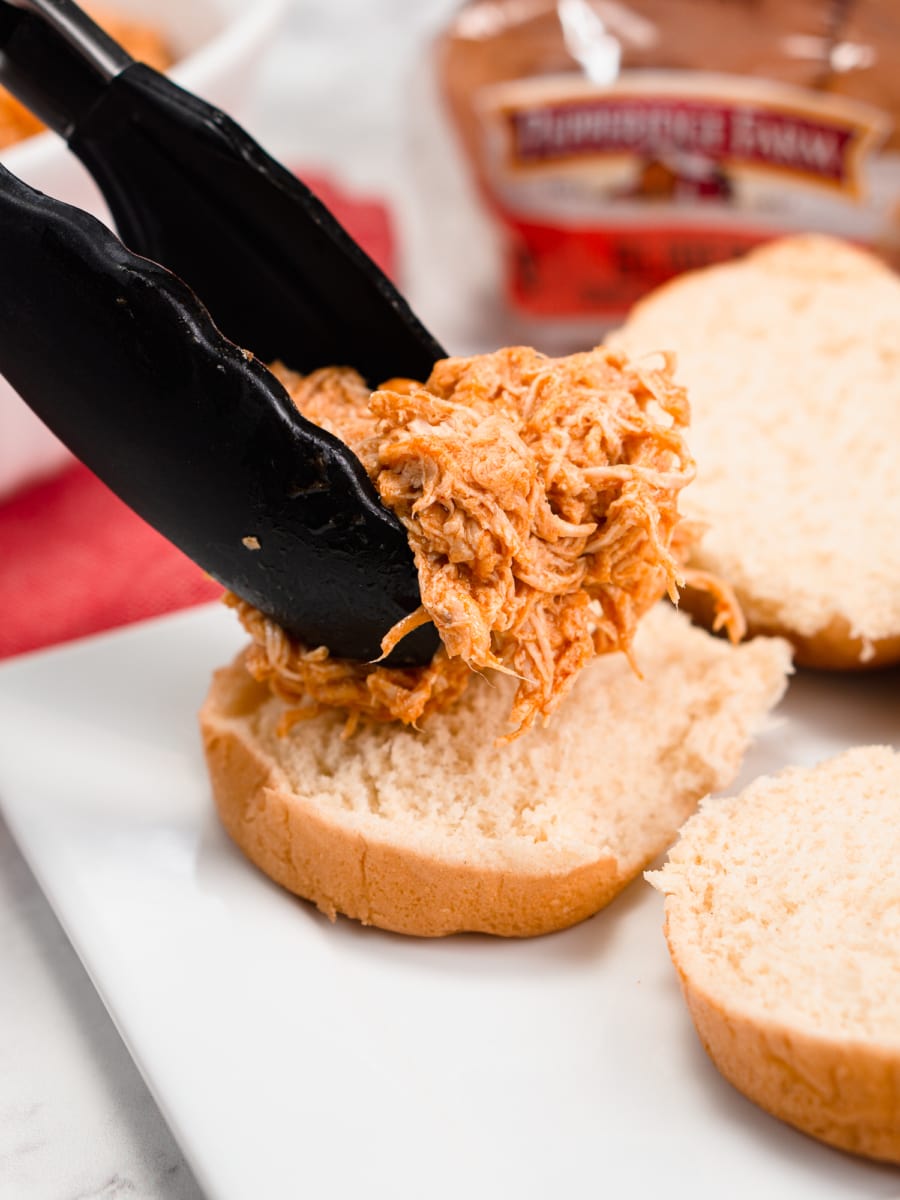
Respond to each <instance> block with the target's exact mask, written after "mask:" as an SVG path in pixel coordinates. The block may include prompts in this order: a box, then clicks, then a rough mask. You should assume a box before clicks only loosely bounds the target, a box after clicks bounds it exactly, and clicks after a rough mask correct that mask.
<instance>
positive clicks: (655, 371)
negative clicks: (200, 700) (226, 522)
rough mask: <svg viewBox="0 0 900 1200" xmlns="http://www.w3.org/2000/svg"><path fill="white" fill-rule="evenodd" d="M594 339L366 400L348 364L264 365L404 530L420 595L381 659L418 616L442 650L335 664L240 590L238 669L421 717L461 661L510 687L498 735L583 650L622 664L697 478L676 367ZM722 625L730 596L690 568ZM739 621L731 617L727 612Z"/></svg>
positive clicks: (455, 679) (561, 688)
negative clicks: (345, 450) (241, 662)
mask: <svg viewBox="0 0 900 1200" xmlns="http://www.w3.org/2000/svg"><path fill="white" fill-rule="evenodd" d="M657 357H658V358H659V359H660V363H661V365H658V366H655V365H651V364H650V363H649V361H647V362H641V363H637V364H635V363H629V362H628V361H627V360H626V359H625V358H624V356H623V355H621V354H619V353H616V352H614V351H610V350H607V349H603V348H599V349H596V350H593V351H590V352H588V353H584V354H575V355H572V356H571V357H569V358H562V359H550V358H547V357H546V356H545V355H543V354H540V353H538V352H537V351H535V350H531V349H527V348H524V347H513V348H511V349H506V350H500V351H497V352H496V353H494V354H486V355H480V356H478V357H475V358H450V359H444V360H443V361H441V362H439V363H438V364H437V365H436V366H435V368H434V371H433V372H432V374H431V376H430V378H429V379H428V381H427V382H426V383H425V384H424V385H423V384H419V383H416V382H414V381H412V380H398V379H392V380H390V381H388V384H386V385H385V386H384V387H382V388H380V389H379V390H377V391H375V392H373V393H371V394H370V393H369V391H368V389H367V388H366V386H365V384H364V383H363V381H362V379H361V378H360V377H359V376H358V375H357V374H356V372H354V371H352V370H349V369H346V368H336V367H333V368H326V369H324V370H319V371H315V372H313V373H312V374H311V375H307V376H301V375H298V374H297V373H295V372H293V371H290V370H288V369H287V368H285V367H284V366H282V365H281V364H279V363H276V364H274V365H273V368H272V369H273V370H274V372H275V374H276V375H277V376H278V378H279V379H280V380H281V381H282V383H283V384H284V385H285V387H286V388H287V390H288V391H289V393H290V394H291V397H292V399H293V400H294V403H295V404H296V405H297V407H298V409H299V410H300V411H301V412H302V413H303V414H304V415H305V416H306V417H308V418H309V419H310V420H312V421H314V422H315V423H316V424H318V425H320V426H322V427H323V428H325V429H327V430H329V431H330V432H332V433H334V434H335V435H336V436H338V437H340V438H341V439H342V440H343V441H345V442H346V443H347V444H348V445H349V446H350V447H351V448H352V449H353V450H354V452H355V453H356V454H357V455H358V456H359V458H360V460H361V461H362V463H363V465H364V466H365V468H366V470H367V472H368V474H369V476H370V478H371V479H372V480H373V482H374V484H375V486H376V488H377V490H378V492H379V495H380V496H381V499H382V501H383V502H384V504H385V505H386V506H387V507H388V508H390V509H391V510H392V511H393V512H394V513H395V514H396V515H397V517H398V518H399V519H400V521H401V522H402V523H403V525H404V527H405V528H406V530H407V534H408V536H409V542H410V546H411V548H412V551H413V555H414V558H415V563H416V567H417V570H418V575H419V586H420V591H421V597H422V608H421V609H420V610H418V611H417V612H416V613H413V614H411V616H409V617H407V618H406V619H405V620H404V621H402V622H400V623H399V624H398V625H397V626H396V627H395V628H394V629H393V630H392V631H391V632H390V633H389V634H388V636H387V637H386V638H385V640H384V643H383V645H382V650H383V652H384V653H385V654H387V653H389V652H390V650H391V649H392V648H393V646H394V645H396V644H397V642H399V641H400V640H401V639H402V638H403V637H404V636H405V635H406V634H407V633H408V632H410V631H411V630H412V629H413V628H415V627H416V626H417V625H419V624H421V623H422V622H424V621H425V620H429V619H430V620H432V621H433V622H434V624H435V626H436V627H437V630H438V632H439V634H440V637H441V641H442V643H443V645H442V647H441V649H440V650H439V651H438V653H437V654H436V655H435V657H434V659H433V660H432V662H431V663H430V664H429V665H428V666H427V667H424V668H418V669H406V670H398V669H396V668H389V667H384V666H380V665H379V664H377V663H350V662H345V661H342V660H339V659H333V658H331V657H330V656H329V655H328V652H327V650H326V649H324V648H323V647H319V648H317V649H310V648H308V647H304V646H302V645H301V644H299V643H298V642H296V641H295V640H293V639H291V638H290V637H289V636H288V635H287V634H286V633H285V632H284V631H283V630H282V629H280V628H279V627H278V626H277V625H275V624H274V623H273V622H271V621H270V620H268V619H267V618H266V617H264V616H263V615H262V614H260V613H259V612H257V611H256V610H254V609H252V608H251V607H250V606H249V605H247V604H245V603H243V602H242V601H240V600H238V599H237V598H235V597H231V598H230V600H229V602H230V603H231V604H232V605H233V606H234V607H235V608H236V609H237V611H238V614H239V616H240V618H241V620H242V621H243V623H244V625H245V626H246V628H247V629H248V631H249V632H250V634H251V636H252V638H253V645H252V647H251V649H250V650H249V652H248V660H247V662H248V667H249V669H250V670H251V672H252V673H253V674H254V675H255V676H256V677H257V678H259V679H263V680H267V681H268V682H269V684H270V686H271V687H272V689H273V691H275V692H276V694H277V695H279V696H281V697H282V698H283V699H285V700H286V701H287V702H288V703H289V704H290V705H295V707H292V708H290V709H289V711H288V713H287V715H286V717H285V725H286V726H289V725H290V724H292V723H293V722H294V721H296V720H300V719H302V718H303V717H305V716H309V715H312V714H314V713H317V712H320V711H322V710H323V709H324V708H340V709H344V710H346V711H347V713H348V714H349V717H348V728H352V727H353V726H355V724H356V721H357V720H358V719H359V718H360V717H363V718H366V719H369V720H374V721H389V720H400V721H403V722H405V723H407V724H416V723H417V722H418V721H420V720H421V719H423V718H425V717H427V716H428V715H429V714H430V713H432V712H435V711H440V710H441V709H445V708H447V707H448V706H449V705H451V704H452V703H454V702H455V701H456V700H457V699H458V698H459V696H460V695H461V694H462V692H463V690H464V689H465V686H466V683H467V681H468V679H469V677H470V674H471V671H482V670H486V669H493V670H498V671H503V672H505V673H508V674H510V675H513V676H514V677H515V678H516V679H517V681H518V683H517V688H516V693H515V697H514V700H513V706H512V710H511V713H510V728H509V732H508V733H507V735H506V737H505V738H504V739H503V740H511V739H512V738H514V737H517V736H519V735H520V734H521V733H523V732H524V731H525V730H526V729H528V728H529V727H530V726H531V725H532V724H533V722H534V721H535V720H536V719H537V718H538V717H540V718H541V719H542V720H544V721H546V720H547V719H548V718H549V716H550V715H551V714H552V713H553V712H554V710H555V709H556V708H557V707H558V705H559V704H560V702H561V701H562V699H563V697H564V696H565V695H566V693H567V692H568V691H569V689H570V688H571V686H572V683H573V682H574V680H575V678H576V676H577V675H578V673H579V671H581V669H582V668H583V667H584V666H585V665H586V664H587V663H588V662H589V661H590V659H591V658H593V657H594V655H596V654H607V653H610V652H611V651H616V650H621V651H623V652H624V653H625V654H626V655H629V657H630V647H631V643H632V639H633V637H634V634H635V631H636V628H637V624H638V622H639V620H640V619H641V617H642V616H643V615H644V613H646V612H647V610H648V609H649V608H651V607H652V606H653V605H654V604H655V603H656V602H657V601H658V600H659V599H660V598H661V597H662V596H663V595H664V594H666V593H668V594H669V596H670V597H671V598H672V599H673V600H674V599H676V598H677V589H678V587H679V586H681V585H682V583H683V582H684V572H683V570H682V567H681V565H680V564H681V563H682V562H683V561H684V559H685V557H686V553H687V550H688V548H689V546H690V544H691V543H692V542H693V540H694V539H695V537H696V527H691V526H689V525H688V523H687V522H683V521H682V520H681V518H680V516H679V513H678V493H679V491H680V490H681V488H682V487H684V486H685V484H687V483H688V482H689V481H690V480H691V478H692V477H693V474H694V463H693V460H692V458H691V455H690V453H689V451H688V449H687V446H686V444H685V441H684V435H683V431H684V429H685V427H686V426H687V423H688V419H689V409H688V403H687V398H686V396H685V393H684V391H683V389H682V388H680V387H679V386H678V385H677V384H676V383H675V382H674V378H673V369H674V364H673V362H672V360H671V358H670V357H668V356H665V355H663V356H657ZM691 582H692V583H694V584H695V585H696V586H701V587H705V588H706V590H708V591H710V593H711V594H712V596H713V600H714V603H715V604H716V607H717V612H718V613H719V621H720V624H724V625H726V626H727V627H728V629H729V632H730V633H731V634H732V635H733V636H736V635H737V634H738V633H739V630H740V617H739V609H738V607H737V604H736V602H735V601H734V597H733V596H732V595H731V594H730V592H729V591H728V589H727V588H726V587H725V586H724V585H721V584H719V583H718V581H715V580H710V579H708V578H706V577H704V578H700V576H698V575H697V574H696V573H694V574H693V576H692V580H691ZM736 614H737V615H736Z"/></svg>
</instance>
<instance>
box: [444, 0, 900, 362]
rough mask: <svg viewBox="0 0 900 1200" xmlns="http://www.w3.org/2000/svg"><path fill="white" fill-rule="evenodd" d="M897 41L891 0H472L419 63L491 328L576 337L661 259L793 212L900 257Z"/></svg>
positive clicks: (724, 240) (692, 252)
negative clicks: (430, 81) (441, 112)
mask: <svg viewBox="0 0 900 1200" xmlns="http://www.w3.org/2000/svg"><path fill="white" fill-rule="evenodd" d="M898 51H900V4H897V3H896V2H895V0H856V2H854V0H847V2H845V3H840V2H834V0H830V2H824V0H628V2H627V3H618V2H616V0H472V2H471V3H468V4H466V5H465V6H464V7H462V8H461V9H460V10H459V11H458V12H457V14H456V16H455V17H454V19H453V20H452V21H451V23H450V24H449V26H448V27H447V29H446V30H445V32H444V33H443V35H442V36H441V37H440V38H439V40H438V42H437V45H436V47H435V60H434V67H435V69H436V75H437V79H438V85H439V88H440V92H441V94H442V98H443V102H444V109H445V113H446V120H447V121H448V122H449V124H450V125H451V126H452V127H453V129H454V130H455V133H456V135H457V137H456V141H457V144H458V145H459V146H461V148H462V152H463V153H462V158H463V160H464V164H465V165H464V167H463V168H462V169H463V170H464V171H465V172H466V174H467V184H466V186H467V187H474V192H475V194H476V195H477V204H478V206H479V207H480V209H481V210H482V217H480V218H475V217H474V216H472V214H471V211H470V217H471V219H472V230H473V233H472V237H473V254H476V255H477V256H478V257H479V260H480V261H482V262H483V263H484V264H485V265H487V264H489V265H490V271H491V280H490V287H491V288H493V303H494V304H495V305H496V306H497V307H498V308H499V309H502V311H503V314H504V315H503V322H499V321H498V332H500V333H501V334H502V336H503V337H504V338H505V339H506V340H510V339H512V340H530V341H533V342H534V343H535V344H537V345H539V346H541V347H542V348H548V349H556V350H562V349H566V348H574V347H576V346H583V345H585V344H590V343H592V342H595V341H597V340H598V336H599V334H600V333H601V332H602V330H603V329H604V327H608V326H610V325H612V324H615V323H617V322H618V321H620V320H621V318H622V317H623V316H624V314H625V313H626V312H627V310H628V309H629V308H630V307H631V306H632V304H633V303H634V302H635V301H636V300H638V299H639V298H640V297H641V296H642V295H644V294H645V293H646V292H648V291H650V290H651V289H653V288H655V287H657V286H659V285H660V284H662V283H664V282H665V281H666V280H667V279H669V278H671V277H673V276H674V275H677V274H679V273H680V272H682V271H684V270H688V269H692V268H696V267H702V266H705V265H707V264H709V263H713V262H717V261H721V260H724V259H728V258H731V257H734V256H736V255H739V254H741V253H743V252H745V251H746V250H748V249H750V248H751V247H753V246H755V245H757V244H759V243H761V242H763V241H766V240H768V239H770V238H773V237H777V236H780V235H783V234H788V233H796V232H800V231H806V230H815V231H822V232H827V233H832V234H835V235H838V236H841V237H845V238H848V239H850V240H853V241H857V242H859V243H862V244H864V245H867V246H869V247H870V248H872V249H874V250H875V251H876V252H877V253H879V254H880V255H881V256H882V257H884V258H885V259H887V260H888V261H889V262H891V263H892V264H893V263H897V262H900V136H898V132H897V128H896V118H897V114H898V113H900V53H898ZM445 137H446V132H445ZM447 153H448V154H449V155H451V156H452V152H451V151H450V150H449V149H448V151H447ZM454 186H456V185H454ZM484 215H487V217H488V219H489V221H490V224H491V226H492V227H493V231H494V234H493V236H494V237H495V239H496V246H495V247H494V248H493V250H492V251H487V250H478V249H476V247H478V246H483V245H484V242H483V232H482V229H481V224H480V223H481V222H483V216H484ZM457 220H458V218H457ZM476 227H477V228H476ZM479 239H482V241H479ZM456 244H457V246H460V244H461V243H460V241H459V240H457V243H456ZM464 254H465V251H464V250H463V251H460V250H457V257H458V258H459V257H460V256H461V255H462V256H464ZM483 276H484V272H482V278H480V279H479V287H481V289H482V291H483V290H484V288H485V287H486V286H488V285H487V284H486V282H485V279H484V278H483Z"/></svg>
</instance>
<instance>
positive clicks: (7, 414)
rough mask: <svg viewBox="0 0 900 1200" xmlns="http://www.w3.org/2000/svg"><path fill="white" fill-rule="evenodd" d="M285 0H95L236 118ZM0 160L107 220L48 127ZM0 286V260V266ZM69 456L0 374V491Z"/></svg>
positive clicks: (87, 181) (176, 74)
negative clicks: (144, 30)
mask: <svg viewBox="0 0 900 1200" xmlns="http://www.w3.org/2000/svg"><path fill="white" fill-rule="evenodd" d="M287 3H288V0H253V2H252V3H248V2H247V0H103V7H105V8H107V9H109V10H115V11H116V12H121V13H123V14H127V15H128V16H133V17H138V18H143V19H145V20H146V21H147V23H148V24H152V25H154V26H156V27H157V28H160V29H162V30H163V31H164V32H165V33H166V36H167V39H168V40H169V43H170V45H171V46H172V49H173V51H174V53H175V57H176V58H177V60H178V61H177V63H176V65H175V66H174V67H173V69H172V71H171V75H172V78H173V79H175V80H176V81H177V82H178V83H180V84H183V86H184V87H186V88H188V89H189V90H190V91H192V92H196V93H197V94H198V95H200V96H202V97H203V98H204V99H206V100H209V101H211V102H212V103H213V104H216V105H217V106H218V107H219V108H222V109H224V111H225V112H227V113H228V114H229V115H230V116H233V117H235V118H236V119H237V120H240V118H241V109H242V106H243V104H244V102H245V100H246V98H247V94H248V91H249V88H250V85H251V84H252V82H253V80H254V77H255V74H256V68H257V67H258V65H259V63H260V61H261V58H262V54H263V51H264V50H265V49H266V47H267V45H268V44H269V42H270V41H271V39H272V36H273V34H274V32H275V30H276V28H277V26H278V23H279V21H280V18H281V16H282V14H283V13H284V10H285V8H286V7H287ZM0 161H2V162H3V164H4V166H6V167H8V168H9V169H10V171H12V172H13V174H15V175H18V176H19V178H20V179H24V180H25V182H26V183H29V184H31V185H32V187H36V188H38V189H40V191H42V192H47V193H48V194H49V195H51V196H56V197H57V198H58V199H60V200H66V201H68V202H69V203H70V204H77V205H78V206H79V207H80V208H85V209H87V210H88V211H89V212H93V213H94V214H95V215H97V216H99V217H101V218H102V219H104V220H108V215H107V212H106V207H105V205H104V203H103V200H102V198H101V196H100V193H99V191H98V190H97V188H96V186H95V185H94V183H93V181H92V180H91V178H90V176H89V175H88V173H87V172H86V171H85V169H84V168H83V167H82V165H81V163H79V162H78V160H77V159H76V158H75V156H74V155H73V154H72V153H71V152H70V151H69V150H68V149H67V147H66V145H65V143H64V142H62V141H61V139H60V138H58V137H57V136H56V135H55V134H52V133H42V134H38V135H37V136H36V137H33V138H29V139H28V140H27V141H24V142H20V143H18V144H17V145H15V146H12V147H11V148H10V149H9V150H7V151H5V152H4V153H3V154H2V155H0ZM0 286H2V268H0ZM69 461H71V456H70V455H69V453H68V451H67V450H66V449H65V447H64V446H63V445H62V444H61V443H60V442H59V441H57V439H56V438H55V437H54V436H53V435H52V434H51V433H50V431H49V430H48V429H47V427H46V426H45V425H44V424H43V423H42V422H41V421H40V420H38V418H37V417H36V416H35V415H34V414H33V413H32V411H31V409H29V408H27V407H26V405H25V404H24V403H23V402H22V401H21V400H20V399H19V397H18V396H17V395H16V393H15V392H14V391H13V389H12V388H11V387H10V386H9V385H8V384H7V383H6V381H5V380H3V379H2V378H0V497H4V496H6V495H9V493H11V492H12V491H14V490H15V489H16V488H18V487H20V486H21V485H22V484H24V483H26V482H29V481H31V480H34V479H37V478H39V477H41V476H44V475H48V474H50V473H52V472H53V471H55V470H58V469H59V468H60V467H62V466H63V465H64V464H66V463H68V462H69Z"/></svg>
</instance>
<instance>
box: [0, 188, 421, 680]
mask: <svg viewBox="0 0 900 1200" xmlns="http://www.w3.org/2000/svg"><path fill="white" fill-rule="evenodd" d="M0 262H2V270H3V277H2V283H3V286H2V287H0V371H2V373H3V374H4V375H5V376H6V377H7V378H8V379H9V380H10V382H11V383H12V385H13V386H14V387H15V388H16V389H17V390H18V391H19V392H20V394H21V395H22V396H23V397H24V399H25V400H26V401H27V403H28V404H29V405H30V406H31V407H32V408H33V409H34V410H35V412H37V413H38V415H39V416H40V417H42V418H43V420H44V421H46V423H47V424H48V425H49V426H50V428H51V429H53V430H54V432H55V433H56V434H57V435H58V436H59V437H60V438H61V439H62V440H63V441H64V442H65V443H66V444H67V445H68V446H69V447H70V448H71V449H72V450H73V451H74V453H75V454H76V455H78V456H79V457H80V458H82V459H83V460H84V462H86V463H87V464H88V465H89V466H91V467H92V468H93V469H94V470H95V471H96V472H97V474H98V475H99V476H100V477H101V478H102V479H103V480H104V481H105V482H106V483H107V484H108V485H109V486H110V487H111V488H112V489H113V491H115V492H116V493H117V494H118V495H119V496H121V497H122V499H123V500H125V502H126V503H127V504H129V505H130V506H131V507H132V508H133V509H135V511H136V512H138V513H140V514H141V515H142V516H143V517H144V518H145V519H146V520H148V521H149V522H150V524H151V525H153V526H155V528H156V529H158V530H159V531H160V532H162V533H163V534H164V535H165V536H166V537H168V538H169V539H170V540H171V541H172V542H174V543H175V544H176V545H177V546H179V547H180V548H181V549H182V550H184V551H185V553H186V554H188V555H189V556H190V557H191V558H192V559H194V560H195V561H196V562H198V563H199V564H200V565H201V566H203V567H204V568H205V569H206V570H207V571H208V572H209V573H210V574H211V575H212V576H213V577H214V578H216V579H217V580H219V581H220V582H222V583H223V584H225V585H226V586H228V587H230V588H232V589H233V590H234V591H236V592H237V593H238V594H240V595H241V596H243V597H244V598H245V599H247V600H249V601H250V602H251V603H253V604H256V605H257V606H258V607H260V608H262V609H263V611H265V612H267V613H268V614H269V615H271V616H272V617H273V618H274V619H275V620H276V621H278V622H279V623H280V624H282V625H284V626H285V627H286V628H287V629H288V630H289V631H290V632H292V633H294V634H296V635H297V636H299V637H301V638H302V639H303V640H304V641H305V642H307V643H308V644H311V645H319V644H323V643H324V644H326V645H328V646H329V647H330V649H331V650H332V652H334V653H335V654H340V655H344V656H347V657H350V658H358V659H363V660H369V659H373V658H376V657H377V656H378V655H379V653H380V643H381V639H382V637H383V636H384V634H385V633H386V632H387V631H388V630H389V629H390V628H391V626H392V625H393V624H394V623H395V622H396V621H397V620H399V619H400V618H402V617H404V616H405V615H406V614H408V613H409V612H411V611H413V610H414V609H415V608H416V607H417V606H418V604H419V595H418V583H417V578H416V573H415V569H414V566H413V562H412V555H411V553H410V549H409V545H408V542H407V539H406V535H405V532H404V530H403V528H402V526H401V525H400V524H399V522H398V521H397V520H396V519H395V518H394V517H393V515H392V514H390V513H389V512H388V511H387V510H386V509H385V508H384V507H383V506H382V505H381V503H380V502H379V500H378V497H377V494H376V493H375V491H374V489H373V488H372V486H371V484H370V482H369V480H368V478H367V477H366V475H365V472H364V471H363V469H362V466H361V464H360V463H359V461H358V460H357V459H356V458H355V456H354V455H353V454H351V453H350V451H349V450H348V449H347V448H346V447H345V446H344V445H343V444H342V443H341V442H339V441H338V440H337V439H336V438H333V437H331V436H330V435H329V434H327V433H325V432H324V431H323V430H321V429H319V428H317V427H316V426H314V425H312V424H310V423H309V422H307V421H305V420H303V419H302V418H301V417H300V416H299V414H297V412H296V410H295V409H294V407H293V405H292V404H291V401H290V399H289V397H288V396H287V394H286V392H285V391H284V389H283V388H282V387H281V385H280V384H279V383H278V381H277V380H276V379H275V378H274V376H272V375H271V373H270V372H269V371H267V370H266V369H265V368H264V367H263V366H262V365H261V364H260V363H259V362H257V361H255V360H254V359H253V358H252V356H249V355H246V354H245V353H244V352H243V351H242V350H240V349H239V348H238V347H237V346H236V345H234V344H233V343H232V342H230V341H228V340H227V339H226V338H224V337H223V336H222V335H221V334H220V333H219V331H218V329H217V328H216V326H215V325H214V324H213V322H212V320H211V318H210V316H209V314H208V313H207V311H206V309H205V308H204V307H203V305H201V304H200V302H199V301H198V299H197V298H196V296H195V295H194V294H193V293H192V292H191V291H190V289H189V288H187V287H186V286H185V285H184V284H183V283H182V282H181V281H180V280H179V279H177V278H176V277H175V276H174V275H172V274H171V273H170V272H169V271H167V270H165V269H164V268H163V267H160V266H158V265H157V264H155V263H153V262H149V261H147V260H146V259H143V258H140V257H138V256H137V255H135V254H132V253H131V252H129V251H128V250H126V249H125V248H124V247H123V246H122V244H121V243H120V242H119V241H118V239H117V238H116V237H115V236H114V235H113V234H111V233H110V232H109V231H108V230H107V229H106V228H105V226H103V225H102V224H101V223H100V222H99V221H96V220H95V219H94V218H93V217H90V216H88V215H87V214H86V213H84V212H82V211H81V210H80V209H76V208H72V207H71V206H69V205H65V204H62V203H60V202H59V201H56V200H52V199H50V198H49V197H46V196H43V195H42V194H41V193H40V192H36V191H34V190H32V189H31V188H29V187H27V186H26V185H25V184H23V183H21V182H20V181H19V180H17V179H16V178H15V177H14V176H13V175H11V174H10V173H9V172H8V171H6V170H5V169H3V168H0ZM235 290H236V291H240V281H239V280H235ZM245 539H246V540H245ZM435 645H436V634H435V632H434V629H433V627H430V626H427V627H423V628H422V629H419V630H417V631H416V632H415V633H413V634H412V635H410V637H408V638H407V639H405V641H404V643H403V644H402V645H401V646H400V647H398V648H397V650H395V652H394V655H392V657H391V660H390V661H391V662H392V663H396V664H398V665H399V664H401V663H407V662H420V661H424V660H426V659H427V658H428V657H429V655H430V653H431V652H432V650H433V649H434V647H435Z"/></svg>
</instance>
